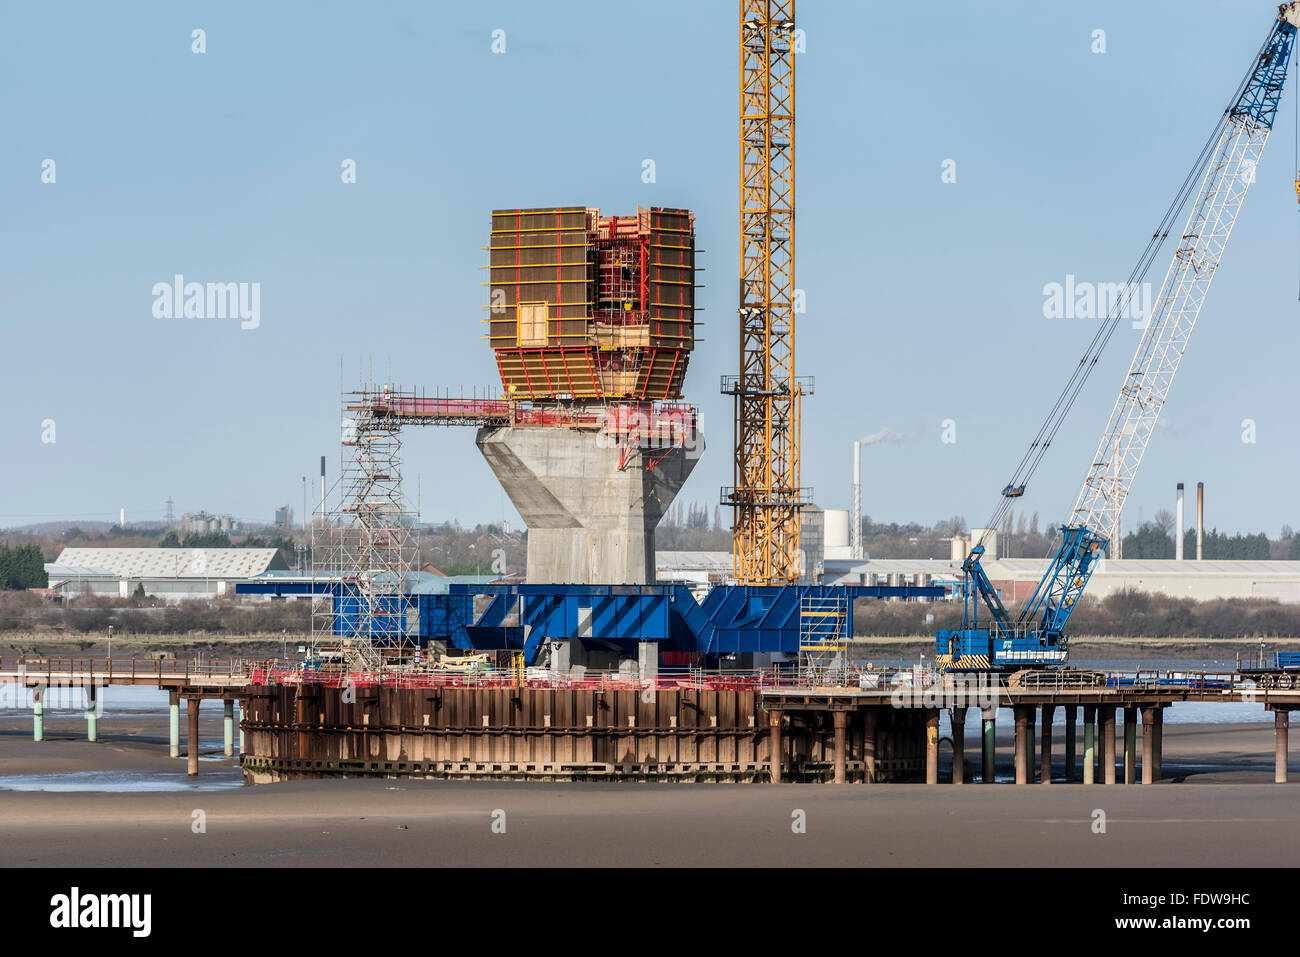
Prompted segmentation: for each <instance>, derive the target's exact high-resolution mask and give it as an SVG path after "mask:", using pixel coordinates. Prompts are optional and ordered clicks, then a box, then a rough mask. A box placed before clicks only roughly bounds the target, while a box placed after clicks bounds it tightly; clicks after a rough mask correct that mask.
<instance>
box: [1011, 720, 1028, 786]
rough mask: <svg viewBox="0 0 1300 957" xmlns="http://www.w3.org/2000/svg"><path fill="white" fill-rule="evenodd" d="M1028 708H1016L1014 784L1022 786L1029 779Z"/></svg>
mask: <svg viewBox="0 0 1300 957" xmlns="http://www.w3.org/2000/svg"><path fill="white" fill-rule="evenodd" d="M1029 712H1030V709H1029V708H1025V707H1017V708H1016V709H1015V716H1016V783H1017V784H1024V783H1025V781H1026V780H1027V779H1028V777H1029V754H1028V749H1029Z"/></svg>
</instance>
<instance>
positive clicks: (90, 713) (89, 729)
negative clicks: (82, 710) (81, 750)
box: [86, 684, 99, 742]
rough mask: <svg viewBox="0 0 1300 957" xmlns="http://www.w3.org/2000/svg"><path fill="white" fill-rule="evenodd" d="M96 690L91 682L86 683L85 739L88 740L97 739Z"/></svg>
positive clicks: (93, 740)
mask: <svg viewBox="0 0 1300 957" xmlns="http://www.w3.org/2000/svg"><path fill="white" fill-rule="evenodd" d="M98 691H99V689H97V688H96V687H95V686H94V685H93V684H90V685H86V740H87V741H90V742H95V741H98V740H99V715H98V714H97V713H96V711H97V709H98V706H99V701H98V697H99V694H98Z"/></svg>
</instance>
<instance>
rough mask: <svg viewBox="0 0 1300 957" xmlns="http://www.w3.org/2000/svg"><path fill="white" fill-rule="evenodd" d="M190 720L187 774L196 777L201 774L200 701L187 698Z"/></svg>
mask: <svg viewBox="0 0 1300 957" xmlns="http://www.w3.org/2000/svg"><path fill="white" fill-rule="evenodd" d="M185 704H186V710H187V712H188V715H187V716H188V718H189V729H188V730H189V736H188V738H187V741H186V748H187V750H186V752H185V757H186V763H187V765H188V766H187V768H186V773H187V774H189V775H191V776H194V775H197V774H198V773H199V699H198V698H187V699H186V701H185Z"/></svg>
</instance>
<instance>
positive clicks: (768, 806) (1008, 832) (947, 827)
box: [0, 712, 1300, 867]
mask: <svg viewBox="0 0 1300 957" xmlns="http://www.w3.org/2000/svg"><path fill="white" fill-rule="evenodd" d="M1000 730H1001V729H1000ZM1058 730H1059V729H1058ZM84 732H85V724H84V721H83V720H82V719H81V718H80V717H79V716H77V715H72V714H61V715H55V716H51V717H48V718H47V736H48V737H47V740H46V741H44V742H42V743H40V744H37V743H35V742H33V741H32V740H31V719H30V716H28V715H20V714H18V713H15V712H10V713H8V714H6V715H3V716H0V776H10V775H20V774H50V773H54V775H55V777H57V775H58V774H59V773H66V772H117V773H122V774H142V775H144V776H146V777H148V776H149V775H159V774H162V775H167V776H169V777H171V778H175V779H177V780H180V781H182V782H184V781H185V779H184V778H183V772H184V759H183V758H181V759H172V758H169V757H167V750H166V748H167V727H166V718H165V717H159V716H157V715H150V714H136V715H132V714H122V715H111V714H110V715H106V716H105V717H104V718H103V719H101V740H100V741H99V742H98V743H96V744H90V743H89V742H87V741H85V735H84ZM220 733H221V724H220V715H219V713H214V714H213V715H211V716H207V715H205V716H204V718H203V723H202V727H201V737H202V739H203V740H204V742H205V744H210V745H212V746H211V747H207V748H206V749H205V750H206V753H205V754H204V758H205V760H204V761H203V762H202V765H201V771H200V776H199V783H200V785H201V786H210V785H212V784H213V783H216V781H217V779H219V778H221V779H225V780H226V781H230V780H232V779H233V778H234V777H235V775H236V774H237V772H236V771H235V770H234V768H235V764H234V759H229V758H224V757H222V756H221V755H220ZM1000 737H1001V738H1003V745H1002V746H1000V753H999V764H1000V770H1009V768H1010V761H1011V754H1010V747H1009V741H1007V740H1006V734H1005V733H1003V734H1002V735H1000ZM1058 737H1059V736H1058ZM1165 745H1166V747H1165V781H1164V782H1162V783H1161V784H1160V785H1158V786H1156V787H1149V788H1144V787H1140V786H1139V787H1111V788H1103V787H1092V788H1084V787H1082V786H1081V785H1067V784H1064V783H1057V784H1054V785H1052V786H1049V787H1044V786H1043V785H1041V784H1040V785H1034V786H1030V787H1021V788H1017V787H1014V786H1012V785H1001V784H999V785H994V786H983V785H966V786H963V787H960V788H955V787H953V786H952V785H942V784H941V785H938V786H925V785H921V784H890V785H875V786H864V785H856V784H850V785H842V786H834V785H824V784H807V785H804V784H786V785H780V786H773V785H766V784H760V785H746V784H697V785H683V784H586V783H583V784H563V783H554V784H551V783H545V784H544V783H536V784H528V783H516V782H510V783H495V782H480V781H402V780H335V781H299V782H288V783H283V784H274V785H262V786H258V787H234V788H229V787H224V788H220V789H217V790H180V791H170V792H168V791H153V792H134V793H103V792H90V791H82V792H51V791H46V792H30V791H0V822H2V823H0V831H3V835H4V839H3V841H0V864H3V865H6V866H20V867H31V866H47V865H62V866H87V867H123V866H126V867H130V866H144V865H161V866H189V865H208V866H213V865H215V866H222V865H229V866H266V865H270V866H286V865H301V866H313V867H322V866H331V867H332V866H344V865H379V866H383V865H415V866H418V865H454V866H475V865H491V866H511V865H541V866H546V865H553V866H570V865H587V864H594V865H603V866H610V865H613V866H618V865H650V866H654V865H688V866H695V865H698V866H707V865H751V866H781V865H899V866H931V865H959V866H983V865H1048V866H1051V865H1058V864H1061V865H1084V866H1097V867H1117V866H1135V865H1151V866H1160V865H1169V866H1188V867H1195V866H1206V865H1214V866H1228V865H1243V866H1284V865H1285V866H1290V865H1292V864H1293V863H1294V861H1295V859H1296V857H1297V854H1298V853H1300V828H1297V827H1296V826H1295V825H1296V823H1297V821H1300V787H1297V786H1292V785H1287V786H1279V785H1275V784H1273V783H1272V753H1273V750H1272V749H1273V732H1272V726H1271V725H1270V724H1242V725H1174V724H1170V725H1166V727H1165ZM976 747H977V742H976V739H975V737H974V735H973V734H972V736H971V738H970V740H969V742H968V755H975V754H976V752H975V748H976ZM1060 748H1061V746H1060V745H1059V744H1058V748H1057V757H1058V773H1059V768H1060V764H1059V760H1060ZM944 757H945V759H946V758H947V749H946V747H945V752H944ZM51 780H54V778H51ZM182 786H183V787H185V786H187V785H186V784H182ZM1097 809H1100V810H1102V811H1104V812H1105V814H1106V818H1107V821H1106V823H1107V827H1106V833H1104V834H1095V833H1093V826H1092V824H1093V819H1094V811H1095V810H1097ZM195 810H202V811H203V812H204V814H205V815H206V833H201V834H196V833H194V832H193V831H192V828H191V824H192V821H193V819H194V816H193V812H194V811H195ZM796 811H802V812H803V815H804V817H805V818H806V822H807V826H806V833H803V834H796V833H793V831H792V829H791V823H792V821H793V819H794V815H795V812H796ZM494 812H504V821H505V833H504V834H501V833H494V831H493V824H494V820H497V821H499V820H500V819H501V815H500V813H496V814H495V818H494ZM498 829H499V827H498Z"/></svg>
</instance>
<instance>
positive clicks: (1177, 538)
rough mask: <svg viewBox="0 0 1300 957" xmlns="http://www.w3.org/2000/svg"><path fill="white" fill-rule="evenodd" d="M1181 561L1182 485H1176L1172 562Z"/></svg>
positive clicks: (1180, 483)
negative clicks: (1176, 501) (1176, 499)
mask: <svg viewBox="0 0 1300 957" xmlns="http://www.w3.org/2000/svg"><path fill="white" fill-rule="evenodd" d="M1182 560H1183V483H1182V482H1179V483H1178V504H1177V505H1176V506H1175V507H1174V561H1176V562H1181V561H1182Z"/></svg>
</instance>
